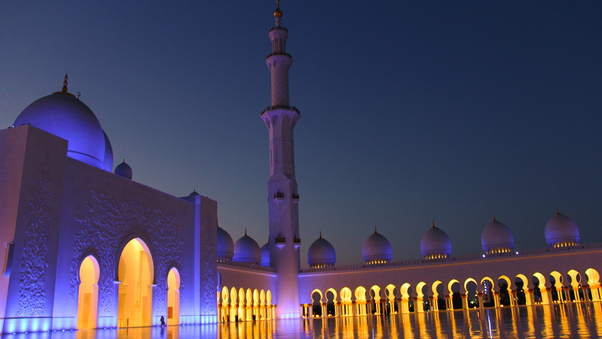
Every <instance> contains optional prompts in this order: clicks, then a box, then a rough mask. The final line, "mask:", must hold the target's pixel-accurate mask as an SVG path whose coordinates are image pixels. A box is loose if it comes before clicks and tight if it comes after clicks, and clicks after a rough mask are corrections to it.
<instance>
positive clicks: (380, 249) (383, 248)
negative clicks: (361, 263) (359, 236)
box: [362, 228, 393, 264]
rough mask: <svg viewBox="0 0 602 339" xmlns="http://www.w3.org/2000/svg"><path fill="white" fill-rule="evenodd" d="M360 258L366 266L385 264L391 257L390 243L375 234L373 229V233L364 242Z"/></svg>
mask: <svg viewBox="0 0 602 339" xmlns="http://www.w3.org/2000/svg"><path fill="white" fill-rule="evenodd" d="M362 256H363V257H364V260H365V261H366V264H381V263H386V262H388V261H389V260H391V258H392V257H393V250H392V249H391V243H389V240H387V238H385V237H384V236H382V235H381V234H379V233H378V232H376V228H375V229H374V233H372V235H371V236H369V237H368V239H366V241H364V246H363V247H362Z"/></svg>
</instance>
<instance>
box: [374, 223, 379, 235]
mask: <svg viewBox="0 0 602 339" xmlns="http://www.w3.org/2000/svg"><path fill="white" fill-rule="evenodd" d="M376 233H378V232H376V225H374V234H376Z"/></svg>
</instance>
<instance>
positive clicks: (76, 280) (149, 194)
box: [0, 7, 602, 333]
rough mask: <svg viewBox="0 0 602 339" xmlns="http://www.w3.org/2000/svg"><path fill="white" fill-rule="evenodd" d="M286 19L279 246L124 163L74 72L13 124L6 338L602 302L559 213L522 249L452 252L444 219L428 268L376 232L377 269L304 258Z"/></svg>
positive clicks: (268, 115) (322, 254) (268, 114)
mask: <svg viewBox="0 0 602 339" xmlns="http://www.w3.org/2000/svg"><path fill="white" fill-rule="evenodd" d="M274 17H275V21H276V23H275V26H274V27H273V28H272V29H271V30H270V31H269V38H270V40H271V42H272V52H271V53H270V54H269V55H268V57H267V59H266V63H267V66H268V68H269V70H270V72H271V90H272V102H271V105H270V106H268V107H267V108H266V109H265V110H264V111H263V112H262V113H261V119H262V120H263V121H264V122H265V124H266V126H267V128H268V132H269V169H270V172H269V173H270V176H269V180H268V209H269V230H268V235H269V238H268V239H269V241H268V243H266V244H265V245H263V246H262V247H260V246H259V244H258V243H257V242H256V241H255V240H254V239H252V238H251V237H249V236H247V235H246V234H245V235H244V236H243V237H241V238H240V239H238V240H237V241H236V242H234V241H233V240H232V238H231V236H230V235H229V234H228V232H227V231H226V230H224V229H222V228H220V227H219V226H218V213H217V202H216V201H213V200H211V199H209V198H207V197H205V196H203V195H201V194H199V193H197V192H192V193H191V194H190V195H188V196H184V197H175V196H171V195H169V194H166V193H164V192H160V191H158V190H156V189H153V188H151V187H147V186H145V185H143V184H140V183H138V182H136V181H134V180H133V171H132V168H130V166H129V165H127V164H126V163H125V162H122V163H121V164H119V165H117V166H116V167H115V168H114V169H113V164H114V161H113V154H112V148H111V142H110V139H109V136H108V135H107V134H106V133H104V131H103V128H102V125H101V124H100V122H99V120H98V118H97V117H96V116H95V115H94V113H93V112H92V110H91V109H90V108H89V107H88V106H86V105H85V104H84V103H83V102H82V101H81V100H79V98H78V97H76V96H74V95H72V94H71V93H69V90H68V82H67V80H68V79H67V77H65V81H64V84H63V88H62V90H61V91H58V92H55V93H52V94H50V95H48V96H45V97H43V98H41V99H38V100H36V101H34V102H33V103H31V104H30V105H29V106H27V107H26V108H25V109H24V110H23V111H22V112H21V113H20V114H19V115H18V117H17V119H16V120H15V122H14V124H13V125H12V126H11V127H10V128H8V129H5V130H2V131H0V180H1V181H0V184H1V187H2V189H1V190H0V201H1V203H0V222H1V226H0V241H1V242H2V243H3V244H4V251H0V256H1V258H0V260H1V261H2V262H3V263H4V264H3V269H2V276H1V277H0V319H1V321H2V322H1V326H2V333H15V332H31V331H49V330H67V329H70V330H71V329H87V328H115V327H139V326H155V325H159V324H161V322H162V321H165V322H166V323H167V325H179V324H203V323H216V322H234V321H252V320H265V319H286V318H301V317H328V316H335V317H339V316H352V315H368V314H376V315H388V314H397V313H409V312H432V311H446V310H453V309H463V310H467V309H469V308H471V307H503V306H507V307H517V306H519V305H533V304H536V303H543V304H549V303H554V302H583V301H600V300H602V295H601V294H602V290H601V286H600V281H599V280H600V275H599V273H598V272H600V270H601V269H602V266H601V265H602V245H599V244H581V243H580V235H579V228H578V226H577V225H576V224H575V223H574V222H573V221H572V220H571V219H570V218H568V217H567V216H564V215H563V214H561V213H560V212H559V211H558V210H557V212H556V215H553V216H551V219H550V220H549V221H548V222H547V224H546V225H545V238H546V242H547V247H545V248H542V249H533V250H522V251H520V253H519V252H518V251H516V250H515V249H514V239H513V234H512V231H511V230H510V228H509V227H507V226H506V225H504V224H503V223H502V222H500V221H498V220H496V218H495V216H494V217H493V220H492V221H491V222H490V223H489V224H488V225H486V226H485V228H484V230H483V233H482V238H481V243H482V248H483V252H482V253H478V254H475V255H473V256H465V257H455V256H453V252H452V246H451V242H450V240H449V237H448V236H447V234H446V233H445V232H444V231H443V230H441V229H439V228H437V227H436V226H435V224H434V223H433V225H432V227H430V228H428V229H427V230H426V232H425V234H424V236H423V238H422V241H421V243H420V249H421V252H422V255H423V258H422V259H419V260H408V261H392V246H391V243H390V242H389V240H388V239H387V238H386V237H385V236H384V235H382V234H380V233H378V232H377V230H376V229H375V230H374V233H373V234H372V235H370V236H369V237H368V238H367V239H366V241H365V242H364V245H363V248H362V254H363V259H364V261H365V262H364V263H360V264H357V265H350V266H340V265H337V264H336V252H335V249H334V247H333V246H332V245H331V244H330V243H329V242H328V241H327V240H326V239H324V238H322V236H321V235H320V237H319V238H318V239H316V240H315V241H313V242H312V243H311V245H310V246H309V250H308V254H307V266H306V265H305V260H303V263H302V262H301V258H300V251H299V247H300V246H301V233H300V227H299V217H298V205H299V200H300V195H299V191H298V188H297V182H296V179H295V166H294V141H293V129H294V127H295V125H296V123H297V121H298V120H299V118H300V112H299V110H298V109H297V108H295V107H294V106H291V105H290V103H289V87H288V71H289V68H290V67H291V65H292V57H291V55H290V54H288V53H287V52H286V48H285V46H286V41H287V37H288V31H287V29H286V28H285V27H284V26H282V24H281V21H282V11H281V10H280V8H279V7H277V9H276V11H275V13H274ZM542 226H543V222H542ZM542 229H544V228H543V227H542ZM358 250H359V249H358Z"/></svg>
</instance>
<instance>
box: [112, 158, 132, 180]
mask: <svg viewBox="0 0 602 339" xmlns="http://www.w3.org/2000/svg"><path fill="white" fill-rule="evenodd" d="M113 173H115V174H117V175H118V176H120V177H124V178H126V179H130V180H132V168H131V167H130V165H128V164H126V163H125V159H124V160H123V162H122V163H121V164H119V165H117V167H115V171H114V172H113Z"/></svg>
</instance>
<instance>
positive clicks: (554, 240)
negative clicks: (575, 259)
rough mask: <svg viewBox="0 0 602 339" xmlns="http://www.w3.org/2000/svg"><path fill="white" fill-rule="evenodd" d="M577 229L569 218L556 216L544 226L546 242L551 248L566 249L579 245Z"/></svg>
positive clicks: (557, 214)
mask: <svg viewBox="0 0 602 339" xmlns="http://www.w3.org/2000/svg"><path fill="white" fill-rule="evenodd" d="M579 239H581V237H580V236H579V227H577V224H575V222H573V220H571V218H569V217H567V216H565V215H562V214H560V212H559V211H558V209H557V210H556V215H555V216H553V217H552V219H550V220H549V221H548V223H547V224H546V242H547V243H548V245H549V246H551V247H567V246H577V245H579Z"/></svg>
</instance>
